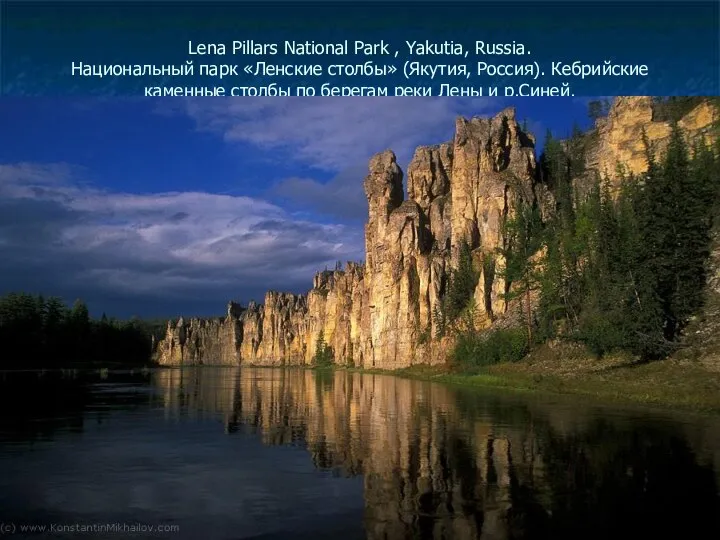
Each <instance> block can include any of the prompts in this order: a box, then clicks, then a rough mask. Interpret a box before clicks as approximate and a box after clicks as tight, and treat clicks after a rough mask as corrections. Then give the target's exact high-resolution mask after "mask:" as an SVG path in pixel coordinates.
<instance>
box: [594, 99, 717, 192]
mask: <svg viewBox="0 0 720 540" xmlns="http://www.w3.org/2000/svg"><path fill="white" fill-rule="evenodd" d="M653 111H654V108H653V98H651V97H648V96H627V97H618V98H616V99H615V100H614V101H613V103H612V106H611V107H610V110H609V112H608V115H607V116H606V117H603V118H599V119H598V120H597V121H596V124H595V133H594V136H595V138H596V142H595V144H593V145H592V146H591V152H589V155H588V160H587V161H588V167H589V168H591V169H593V170H596V171H597V172H599V173H600V174H601V175H607V176H608V177H609V178H611V179H612V178H614V177H615V172H616V170H617V167H618V165H620V166H622V168H624V169H625V171H627V172H628V173H634V174H639V173H642V172H645V171H646V170H647V159H646V148H645V141H644V140H643V133H644V135H645V137H646V139H647V141H648V142H649V143H650V145H651V146H652V148H653V149H654V150H655V151H656V152H659V153H662V151H664V149H665V148H666V146H667V142H668V139H669V137H670V131H671V124H670V122H665V121H656V120H654V113H653ZM717 120H718V111H717V109H716V108H715V107H713V106H712V105H711V104H710V103H708V102H707V101H703V102H701V103H700V104H699V105H698V106H697V107H695V108H694V109H692V110H691V111H690V112H688V113H687V114H686V115H685V116H683V118H681V119H680V120H679V122H678V126H679V127H680V128H681V129H682V130H683V133H684V134H685V135H686V136H687V137H688V138H689V139H690V140H691V142H692V141H694V140H697V138H698V137H702V138H707V137H709V130H710V128H711V127H712V126H713V124H714V123H715V122H717Z"/></svg>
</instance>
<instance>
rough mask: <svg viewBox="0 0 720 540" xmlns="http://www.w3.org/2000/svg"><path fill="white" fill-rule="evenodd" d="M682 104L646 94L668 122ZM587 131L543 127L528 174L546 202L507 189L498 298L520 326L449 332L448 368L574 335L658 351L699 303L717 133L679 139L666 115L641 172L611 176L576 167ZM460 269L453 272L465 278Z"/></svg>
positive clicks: (719, 178) (604, 348) (611, 347)
mask: <svg viewBox="0 0 720 540" xmlns="http://www.w3.org/2000/svg"><path fill="white" fill-rule="evenodd" d="M690 105H691V103H688V102H686V101H682V100H679V99H678V100H673V99H670V100H666V101H658V107H659V113H658V114H661V115H662V116H663V117H670V118H671V119H672V120H675V119H676V118H677V117H678V116H679V115H680V114H681V113H683V112H686V109H687V108H688V107H689V106H690ZM591 140H592V134H591V133H589V134H588V133H582V132H580V130H577V129H576V130H574V133H573V134H572V136H571V137H570V138H569V139H568V140H565V141H561V140H558V139H555V138H553V137H552V135H551V134H550V133H548V136H547V140H546V143H545V148H544V152H543V154H542V155H541V157H540V160H539V164H540V167H539V174H540V181H541V182H543V183H544V184H546V185H547V186H548V187H549V188H550V189H551V191H552V193H553V195H554V208H552V209H550V211H547V209H546V211H544V212H543V211H541V209H540V208H539V207H538V203H537V201H536V200H534V199H533V200H528V199H523V198H522V197H519V198H518V199H517V200H516V201H514V212H513V214H512V215H513V217H512V219H510V220H508V222H507V223H506V226H505V239H506V241H505V245H504V247H503V248H502V249H501V250H500V251H501V253H500V254H501V255H502V256H503V258H504V259H505V260H506V265H505V266H506V267H505V268H504V270H503V274H504V277H505V278H506V281H508V282H509V283H510V284H511V285H510V287H508V290H507V293H506V297H507V299H508V300H515V305H519V306H520V309H519V311H518V315H519V320H520V321H521V322H522V325H521V326H522V328H523V330H522V331H520V330H518V329H514V330H496V331H495V332H492V333H491V334H490V335H488V333H487V332H485V333H481V332H475V331H472V330H471V331H461V332H460V333H459V339H458V342H457V343H458V344H457V346H456V348H455V353H454V360H455V362H456V364H458V365H459V366H460V367H466V368H467V367H472V366H477V365H481V364H487V363H494V362H500V361H508V360H509V361H513V360H518V359H520V358H522V357H523V356H524V355H525V354H526V353H527V352H528V350H529V348H530V347H532V346H533V345H535V344H538V343H543V342H546V341H547V340H551V339H562V340H566V341H573V342H579V343H583V344H585V345H586V346H587V348H588V349H589V351H591V352H592V353H594V354H595V355H597V356H602V355H605V354H607V353H610V352H619V351H624V352H627V353H629V354H631V355H633V356H635V357H637V358H639V359H641V360H654V359H660V358H664V357H667V356H668V355H669V354H671V353H672V352H673V351H674V350H675V349H676V348H677V347H678V345H679V343H681V338H682V336H683V331H684V330H685V328H686V326H687V324H688V323H689V321H690V320H691V318H692V316H693V315H695V314H697V313H699V311H700V310H701V308H702V306H703V302H704V298H705V297H704V295H705V289H706V287H705V286H706V273H707V268H706V263H707V260H708V257H709V254H710V233H711V228H712V227H713V219H714V218H715V219H716V216H717V215H718V198H719V197H718V195H719V191H720V142H719V139H718V138H717V136H716V135H715V136H714V139H713V140H714V141H715V142H714V143H713V144H712V145H708V144H707V141H689V140H688V139H687V137H685V136H684V134H683V132H682V130H681V129H680V128H679V127H678V125H677V123H673V128H672V133H671V135H670V139H669V143H668V146H667V148H666V149H665V150H664V151H663V153H662V154H656V152H655V151H654V149H653V148H652V146H651V144H650V143H649V142H647V140H646V141H645V147H646V158H647V163H648V168H647V172H646V173H644V174H640V175H633V174H629V173H627V172H626V171H624V170H623V169H622V167H619V168H618V170H617V171H616V174H615V176H614V178H612V179H610V178H599V177H597V176H594V175H590V174H588V172H587V171H585V163H586V157H585V154H586V151H587V146H588V141H591ZM543 214H545V215H543ZM465 267H467V265H465ZM462 269H463V265H462V264H461V265H460V268H458V270H456V272H455V273H456V274H457V273H459V272H460V273H463V270H462ZM471 272H472V269H467V268H466V270H465V271H464V274H468V276H465V277H467V278H468V279H474V280H475V283H477V274H471ZM455 279H456V280H457V281H462V280H463V277H462V276H456V277H455ZM454 289H456V287H451V288H450V292H451V293H452V292H456V291H454ZM464 289H467V290H469V291H471V290H472V287H464ZM468 298H469V296H467V295H466V299H465V301H466V302H467V300H468ZM454 303H455V304H457V303H458V301H457V299H455V300H454ZM531 305H532V306H534V308H531ZM468 309H470V310H471V309H473V306H468V307H467V308H466V311H467V310H468ZM455 311H457V310H455Z"/></svg>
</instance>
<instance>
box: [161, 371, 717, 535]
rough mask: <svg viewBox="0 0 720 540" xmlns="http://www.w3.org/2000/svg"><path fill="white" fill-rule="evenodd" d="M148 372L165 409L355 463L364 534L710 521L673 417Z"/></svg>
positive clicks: (344, 384)
mask: <svg viewBox="0 0 720 540" xmlns="http://www.w3.org/2000/svg"><path fill="white" fill-rule="evenodd" d="M156 377H157V378H156V384H157V385H158V386H159V387H161V388H162V389H163V390H164V393H165V395H166V396H167V398H166V399H167V401H166V403H167V405H166V407H167V408H168V411H169V412H171V413H172V414H173V415H176V414H184V413H183V411H185V412H188V411H193V410H194V411H196V414H200V411H203V412H207V413H210V414H215V415H218V414H219V415H222V416H223V417H224V418H225V420H226V422H227V427H228V431H229V432H231V433H232V432H234V431H238V430H245V429H250V430H252V431H255V432H256V433H257V434H258V436H260V437H262V439H263V441H264V442H265V443H266V444H270V445H275V444H283V445H289V444H293V445H301V446H304V447H306V448H307V450H308V451H309V453H310V457H311V459H312V460H313V461H314V463H315V465H316V466H317V467H319V468H322V469H336V470H337V471H339V472H341V473H342V474H346V475H356V474H362V475H363V476H364V486H365V487H364V495H365V507H366V510H365V526H366V531H367V537H368V539H385V538H387V539H395V538H401V539H402V538H408V539H410V538H457V539H470V538H483V539H510V538H606V537H607V536H608V535H613V536H618V535H620V536H624V532H626V531H632V533H633V534H634V535H635V538H637V537H638V536H640V537H645V536H646V535H650V536H652V535H658V536H661V537H666V536H665V535H664V534H663V533H665V532H670V533H673V534H678V535H681V536H682V537H691V536H692V534H693V532H694V531H695V530H703V529H707V530H708V531H711V530H713V529H712V528H713V527H717V523H716V517H715V515H716V514H715V513H714V508H715V507H716V506H717V503H718V499H717V489H716V480H715V476H714V475H713V472H712V467H710V466H709V465H701V464H699V462H698V460H700V456H701V454H702V453H701V451H700V450H699V449H701V448H702V442H699V443H698V445H696V446H694V447H693V450H691V449H690V448H689V446H688V443H687V442H686V435H685V434H684V433H683V432H681V431H680V430H679V429H678V428H677V427H676V426H675V425H674V424H672V423H668V422H662V423H661V422H655V421H653V420H647V419H646V420H637V421H636V420H632V419H631V418H629V417H620V418H618V419H617V420H616V421H613V420H611V419H604V416H605V413H604V412H603V411H595V410H592V409H584V410H583V409H579V408H577V407H562V406H559V405H557V404H555V405H552V406H545V405H543V404H542V403H537V404H536V403H530V404H528V403H526V402H522V401H518V400H517V399H515V400H514V401H510V399H509V398H507V397H497V398H494V397H492V396H488V395H483V394H479V393H470V392H468V393H465V392H464V391H462V390H455V389H453V388H450V387H444V386H440V385H433V384H430V383H427V382H421V381H411V380H405V379H397V378H393V377H388V376H379V375H364V374H359V373H346V372H337V373H319V372H313V371H307V370H274V369H265V368H243V369H242V370H240V369H232V368H231V369H214V370H207V369H202V370H199V369H198V370H194V369H192V368H190V369H183V370H170V371H167V372H160V373H158V374H156ZM212 388H218V389H219V390H218V392H217V393H216V394H215V395H214V394H213V392H212V391H211V390H212ZM180 404H182V406H180ZM188 414H189V412H188ZM715 429H717V427H715ZM689 436H690V437H692V438H694V439H699V438H702V437H701V436H700V435H699V434H698V433H692V434H689ZM705 437H707V436H706V435H705ZM693 452H697V453H698V455H697V456H696V455H695V454H694V453H693ZM704 462H706V461H704ZM651 514H652V516H651ZM656 515H660V516H663V519H662V520H661V521H659V520H658V519H657V517H653V516H656ZM691 515H692V517H689V516H691ZM719 532H720V531H719ZM681 533H682V534H681ZM688 535H690V536H688Z"/></svg>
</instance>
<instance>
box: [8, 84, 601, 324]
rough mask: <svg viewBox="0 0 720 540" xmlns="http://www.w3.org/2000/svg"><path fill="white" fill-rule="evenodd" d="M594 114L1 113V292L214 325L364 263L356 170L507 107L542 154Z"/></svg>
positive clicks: (493, 104) (263, 108) (362, 110)
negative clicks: (236, 306) (238, 307)
mask: <svg viewBox="0 0 720 540" xmlns="http://www.w3.org/2000/svg"><path fill="white" fill-rule="evenodd" d="M590 99H591V98H520V99H513V100H509V99H508V100H505V99H500V98H475V99H470V98H443V97H426V98H421V97H379V98H371V97H351V98H347V97H346V98H342V97H328V98H323V97H312V98H299V97H289V98H282V97H275V98H247V97H243V98H162V99H160V98H142V99H137V98H133V99H130V98H128V99H120V98H112V99H108V98H96V99H70V98H39V97H32V98H8V97H3V98H0V294H4V293H7V292H10V291H25V292H29V293H33V294H43V295H46V296H51V295H52V296H60V297H62V298H63V299H64V300H65V301H66V302H68V303H72V302H73V301H74V300H75V299H76V298H81V299H83V300H85V301H86V302H87V304H88V306H89V308H90V311H91V314H93V315H94V316H99V315H100V314H101V313H103V312H104V313H106V314H107V315H108V316H115V317H119V318H125V317H130V316H140V317H177V316H179V315H184V316H209V315H220V314H223V313H224V311H225V306H226V304H227V302H228V301H229V300H235V301H239V302H241V303H242V304H246V303H247V302H248V301H249V300H256V301H258V302H262V300H263V298H264V294H265V291H266V290H269V289H271V290H280V291H288V292H294V293H305V292H307V290H308V289H309V288H310V287H311V285H312V276H313V275H314V274H315V272H317V271H320V270H324V269H325V268H326V267H328V268H333V267H334V266H335V262H336V261H338V260H339V261H343V262H344V261H348V260H351V261H362V260H364V239H363V225H364V222H365V220H366V218H367V200H366V199H365V195H364V193H363V188H362V183H363V179H364V177H365V175H366V174H367V162H368V160H369V158H370V157H371V156H372V155H373V154H374V153H376V152H380V151H383V150H385V149H388V148H389V149H392V150H393V151H394V152H395V153H396V155H397V156H398V162H399V164H400V166H401V167H402V169H403V171H406V169H407V164H408V163H409V161H410V159H411V158H412V154H413V151H414V149H415V148H416V147H417V146H419V145H429V144H438V143H441V142H445V141H448V140H451V139H452V137H453V129H454V120H455V118H456V117H457V116H465V117H472V116H489V115H493V114H496V113H497V112H499V111H500V110H502V109H503V108H505V107H507V106H515V107H516V110H517V117H518V119H519V120H520V121H521V122H522V121H523V120H527V125H528V127H529V130H530V131H531V132H533V133H534V134H535V135H536V136H537V137H538V139H539V141H538V142H539V145H540V146H541V145H542V140H543V138H544V134H545V133H546V131H547V130H548V129H550V130H551V131H552V132H553V134H554V135H556V136H565V135H567V134H569V132H570V130H571V128H572V126H573V124H574V123H577V124H578V125H579V126H580V127H587V126H588V125H589V123H590V120H589V119H588V117H587V102H588V101H589V100H590Z"/></svg>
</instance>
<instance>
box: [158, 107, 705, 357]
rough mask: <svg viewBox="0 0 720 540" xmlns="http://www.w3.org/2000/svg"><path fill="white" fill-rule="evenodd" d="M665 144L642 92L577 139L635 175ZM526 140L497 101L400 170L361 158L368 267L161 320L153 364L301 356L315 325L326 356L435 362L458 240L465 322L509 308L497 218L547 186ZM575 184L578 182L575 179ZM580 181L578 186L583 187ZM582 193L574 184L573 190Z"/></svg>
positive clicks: (701, 113) (597, 162)
mask: <svg viewBox="0 0 720 540" xmlns="http://www.w3.org/2000/svg"><path fill="white" fill-rule="evenodd" d="M716 116H717V111H716V110H715V108H713V107H711V106H710V105H709V104H708V103H707V102H702V103H700V104H699V105H697V106H696V107H695V108H693V109H692V110H690V111H688V112H687V114H685V115H684V116H683V117H682V118H681V120H680V122H679V123H680V125H681V127H682V128H684V129H685V130H686V131H687V133H688V134H689V135H693V136H697V135H704V134H705V133H706V132H707V130H708V127H709V126H711V125H712V124H713V122H714V120H715V119H716ZM643 133H646V135H647V138H648V140H649V142H650V143H652V145H653V146H654V147H656V148H657V149H658V150H660V151H661V150H662V149H663V147H664V146H665V145H666V143H667V138H668V135H669V133H670V124H669V122H667V121H658V120H657V119H656V118H654V110H653V100H652V98H649V97H622V98H617V99H616V100H615V102H614V103H613V106H612V107H611V109H610V111H609V115H608V116H607V118H602V119H600V120H598V122H597V124H596V126H595V128H594V129H593V130H591V131H590V132H589V133H588V134H587V137H586V139H587V143H588V144H587V146H588V147H587V151H588V163H587V165H588V170H589V171H595V172H599V173H609V174H611V175H612V174H613V173H614V172H615V170H616V166H617V165H618V164H622V165H624V166H625V167H626V168H627V169H628V170H630V171H632V172H635V173H638V172H641V171H642V170H643V169H644V167H646V164H645V158H644V144H643V137H642V134H643ZM536 173H537V167H536V158H535V142H534V139H533V137H532V136H531V135H530V134H528V133H526V132H525V131H524V130H523V128H522V127H521V126H520V124H519V123H518V121H517V119H516V116H515V110H514V109H513V108H507V109H505V110H503V111H501V112H500V113H498V114H497V115H496V116H495V117H493V118H472V119H469V120H468V119H465V118H458V119H457V120H456V123H455V136H454V138H453V140H452V141H449V142H446V143H444V144H440V145H436V146H422V147H419V148H417V150H416V151H415V154H414V156H413V159H412V161H411V163H410V164H409V166H408V169H407V194H405V193H404V192H403V176H404V175H403V171H402V170H401V169H400V167H399V165H398V163H397V162H396V158H395V154H393V152H391V151H390V150H387V151H385V152H381V153H379V154H377V155H375V156H373V157H372V158H371V159H370V163H369V167H368V175H367V176H366V178H365V181H364V184H363V187H364V190H365V194H366V197H367V201H368V219H367V223H366V225H365V263H364V264H355V263H348V265H347V266H346V267H345V269H343V270H335V271H326V272H320V273H318V274H317V275H316V276H315V279H314V282H313V287H312V289H311V290H310V291H309V293H308V294H307V295H295V294H286V293H279V292H274V291H271V292H268V293H267V294H266V296H265V302H264V304H263V305H257V304H254V303H250V305H249V306H247V308H246V309H241V308H240V307H239V306H238V305H236V304H232V303H231V304H230V305H229V306H228V312H227V316H226V317H225V318H224V319H216V320H208V321H201V320H197V319H192V320H188V321H185V320H183V319H180V321H178V322H177V323H173V324H170V325H168V328H167V333H166V337H165V339H164V340H162V341H161V342H160V343H159V346H158V351H157V359H158V361H159V363H160V364H163V365H179V364H182V365H196V364H220V365H238V364H240V363H245V364H263V365H280V364H285V365H297V364H309V363H310V362H311V361H312V358H313V355H314V354H315V351H316V343H317V339H318V336H319V334H320V332H322V333H323V336H324V339H325V340H326V342H327V344H328V345H329V346H330V347H331V348H332V350H333V351H334V355H335V361H336V362H337V363H340V364H354V365H356V366H361V367H376V368H384V369H395V368H401V367H407V366H410V365H414V364H419V363H438V362H443V361H444V360H445V354H444V351H445V350H446V349H447V346H448V343H447V342H446V341H447V340H445V341H440V342H438V341H437V340H435V339H433V338H434V337H435V336H436V335H437V332H436V330H437V328H436V322H437V321H436V317H434V316H433V314H434V313H436V310H437V308H438V306H439V305H440V302H441V298H442V296H443V294H444V293H445V289H446V287H447V282H448V277H449V275H450V273H449V272H450V269H451V268H452V267H453V266H455V265H456V263H457V253H458V249H459V246H460V244H461V242H463V241H467V242H468V243H469V244H470V247H471V249H472V250H473V257H474V260H475V261H476V263H477V267H478V270H479V271H480V272H481V274H482V275H481V277H480V279H479V282H478V285H477V287H476V290H475V295H474V299H475V304H476V306H477V320H476V321H475V322H476V325H478V326H486V325H488V324H490V323H491V322H493V321H496V320H497V319H498V318H502V317H503V316H504V315H507V312H508V311H509V310H508V306H507V305H506V301H505V298H506V296H505V295H504V292H505V287H506V284H505V282H504V279H503V277H502V276H503V271H502V269H503V266H504V260H503V259H502V257H501V256H500V255H499V254H498V252H499V250H498V248H502V247H504V245H505V242H506V240H505V239H504V235H503V224H504V223H505V220H506V219H507V218H508V216H511V215H512V211H513V210H512V204H513V201H514V199H515V198H516V197H522V198H523V199H524V200H526V201H535V202H538V203H540V205H541V207H542V208H544V211H546V212H548V211H550V208H551V207H552V204H550V201H551V200H552V194H551V190H552V186H548V185H545V184H543V183H542V182H541V181H540V180H539V176H538V175H537V174H536ZM578 180H579V182H580V186H579V187H582V185H583V182H584V181H585V180H587V179H584V180H583V179H578ZM586 188H587V186H585V188H583V189H586ZM583 189H581V190H580V191H579V192H582V191H583Z"/></svg>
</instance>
